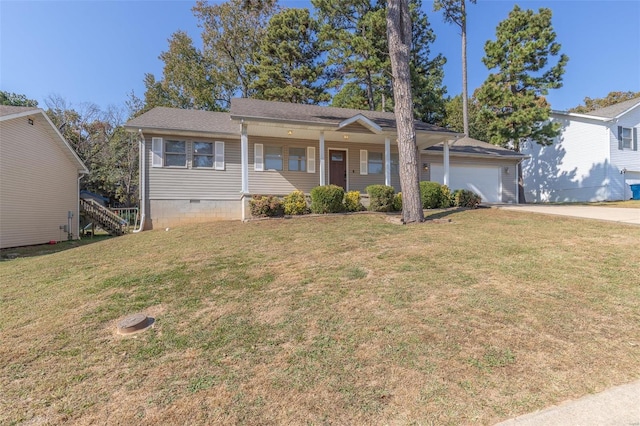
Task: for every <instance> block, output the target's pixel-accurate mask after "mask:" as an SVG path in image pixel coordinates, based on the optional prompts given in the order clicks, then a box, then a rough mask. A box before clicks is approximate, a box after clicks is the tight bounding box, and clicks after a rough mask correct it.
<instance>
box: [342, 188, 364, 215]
mask: <svg viewBox="0 0 640 426" xmlns="http://www.w3.org/2000/svg"><path fill="white" fill-rule="evenodd" d="M344 208H345V210H346V211H348V212H361V211H362V210H364V209H365V208H364V206H363V205H362V203H361V202H360V191H349V192H347V193H346V194H344Z"/></svg>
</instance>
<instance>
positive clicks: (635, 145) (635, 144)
mask: <svg viewBox="0 0 640 426" xmlns="http://www.w3.org/2000/svg"><path fill="white" fill-rule="evenodd" d="M633 150H634V151H637V150H638V128H637V127H634V128H633Z"/></svg>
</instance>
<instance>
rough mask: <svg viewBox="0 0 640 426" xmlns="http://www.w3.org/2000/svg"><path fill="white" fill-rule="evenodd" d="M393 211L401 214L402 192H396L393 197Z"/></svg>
mask: <svg viewBox="0 0 640 426" xmlns="http://www.w3.org/2000/svg"><path fill="white" fill-rule="evenodd" d="M393 211H394V212H401V211H402V192H398V193H397V194H396V195H395V196H394V197H393Z"/></svg>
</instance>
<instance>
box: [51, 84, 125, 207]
mask: <svg viewBox="0 0 640 426" xmlns="http://www.w3.org/2000/svg"><path fill="white" fill-rule="evenodd" d="M45 103H46V105H47V110H46V113H47V115H48V116H49V118H50V119H51V121H52V122H53V123H54V125H56V127H58V128H59V129H60V132H61V133H62V135H63V136H64V138H65V139H66V140H67V141H68V142H69V143H70V145H71V146H72V147H73V148H74V150H75V151H76V152H77V153H78V155H79V157H80V159H81V160H82V161H83V162H84V163H85V165H86V166H87V168H88V169H89V171H90V173H89V174H88V175H87V176H85V177H84V178H83V179H82V180H81V181H80V184H81V188H82V189H87V190H89V191H92V192H95V193H98V194H101V195H104V196H106V197H109V198H110V199H111V200H112V201H113V202H115V203H119V204H123V205H126V206H131V205H134V204H136V194H137V186H138V144H137V139H136V138H134V137H133V136H132V135H131V134H130V133H127V132H126V131H125V130H124V128H123V127H122V125H123V124H124V122H125V120H126V118H127V116H126V112H125V111H124V109H121V108H116V107H110V108H108V109H107V110H104V111H103V110H101V109H100V108H99V107H98V106H97V105H95V104H92V103H84V104H81V105H79V106H78V107H74V106H72V105H70V104H69V103H68V102H67V101H66V100H65V99H64V98H63V97H61V96H59V95H51V96H49V97H48V98H47V99H46V100H45Z"/></svg>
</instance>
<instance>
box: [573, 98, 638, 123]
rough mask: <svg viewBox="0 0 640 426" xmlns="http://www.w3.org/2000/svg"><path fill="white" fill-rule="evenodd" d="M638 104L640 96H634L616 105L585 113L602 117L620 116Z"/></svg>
mask: <svg viewBox="0 0 640 426" xmlns="http://www.w3.org/2000/svg"><path fill="white" fill-rule="evenodd" d="M638 106H640V98H634V99H629V100H628V101H624V102H619V103H617V104H615V105H609V106H608V107H604V108H600V109H596V110H594V111H589V112H585V113H584V115H588V116H592V117H602V118H618V117H620V116H621V115H623V114H626V113H627V112H628V111H630V110H632V109H633V108H636V107H638Z"/></svg>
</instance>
